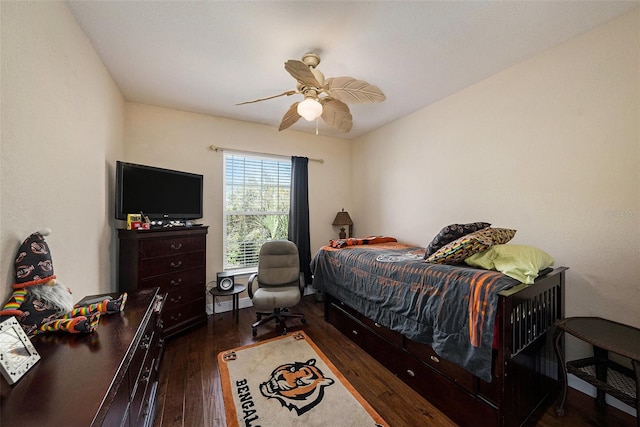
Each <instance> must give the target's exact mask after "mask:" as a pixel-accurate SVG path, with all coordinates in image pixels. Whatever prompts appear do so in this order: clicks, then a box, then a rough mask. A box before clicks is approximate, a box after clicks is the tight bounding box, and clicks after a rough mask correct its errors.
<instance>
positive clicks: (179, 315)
mask: <svg viewBox="0 0 640 427" xmlns="http://www.w3.org/2000/svg"><path fill="white" fill-rule="evenodd" d="M181 317H182V313H178V315H177V316H171V320H178V319H179V318H181Z"/></svg>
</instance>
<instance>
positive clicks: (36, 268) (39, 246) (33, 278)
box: [13, 230, 56, 289]
mask: <svg viewBox="0 0 640 427" xmlns="http://www.w3.org/2000/svg"><path fill="white" fill-rule="evenodd" d="M43 234H44V235H48V234H49V230H45V231H43V232H40V231H38V232H35V233H33V234H32V235H30V236H29V237H27V238H26V239H25V241H24V242H22V245H21V246H20V249H19V250H18V256H17V257H16V283H15V285H13V288H14V289H20V288H24V287H27V286H33V285H39V284H41V283H46V282H48V281H49V280H51V279H55V278H56V276H55V275H54V274H53V262H52V261H51V252H50V251H49V246H48V245H47V242H45V241H44V237H43Z"/></svg>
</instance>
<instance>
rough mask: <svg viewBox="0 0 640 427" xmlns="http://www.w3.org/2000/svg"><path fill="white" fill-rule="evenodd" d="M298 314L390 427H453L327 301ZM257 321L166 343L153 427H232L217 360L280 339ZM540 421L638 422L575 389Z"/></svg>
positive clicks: (309, 302)
mask: <svg viewBox="0 0 640 427" xmlns="http://www.w3.org/2000/svg"><path fill="white" fill-rule="evenodd" d="M296 311H301V312H303V313H305V314H306V316H307V323H306V324H305V325H302V324H301V323H300V321H299V320H297V319H295V320H290V321H288V322H287V326H288V329H289V331H292V330H299V329H303V330H304V331H305V332H306V333H307V334H308V335H309V336H310V337H311V339H312V340H313V342H315V343H316V344H317V345H318V347H319V348H320V349H321V350H322V351H323V352H324V353H325V354H326V355H327V357H329V359H330V360H331V361H332V362H333V364H334V365H335V366H336V367H337V368H338V369H339V370H340V372H341V373H342V374H343V375H344V376H345V377H346V378H347V380H348V381H349V382H350V383H351V384H352V385H353V386H354V387H355V388H356V390H358V392H359V393H360V394H361V395H362V396H363V397H364V398H365V399H366V400H367V401H368V402H369V403H370V404H371V406H373V408H375V410H376V411H377V412H378V413H379V414H380V415H381V416H382V417H383V418H384V419H385V420H386V421H387V422H388V423H389V424H390V425H391V426H394V427H396V426H453V425H455V424H453V422H451V420H449V419H448V418H447V417H446V416H445V415H444V414H442V413H441V412H440V411H438V410H437V409H436V408H435V407H433V406H432V405H431V404H430V403H429V402H428V401H426V400H425V399H423V398H422V397H421V396H420V395H418V394H417V393H416V392H414V391H413V390H412V389H411V388H410V387H408V386H407V385H405V384H404V383H403V382H402V381H400V380H399V379H398V378H396V377H395V376H393V375H392V374H391V373H390V372H389V371H387V370H386V369H385V368H383V367H382V365H380V364H379V363H378V362H377V361H376V360H374V359H373V358H372V357H370V356H369V355H368V354H367V353H365V352H364V351H363V350H361V349H360V348H359V347H357V346H356V345H355V344H353V343H352V342H351V341H350V340H348V339H347V338H345V337H344V336H343V335H342V334H341V333H340V332H339V331H338V330H337V329H335V328H334V327H333V326H331V325H329V324H327V323H326V322H325V321H324V317H323V315H324V306H323V303H318V302H316V301H315V299H314V298H313V296H307V297H304V298H303V300H302V302H301V303H300V304H299V305H298V306H297V307H296ZM254 320H255V311H254V310H253V308H246V309H242V310H240V321H239V323H238V324H236V323H235V319H234V318H233V316H232V313H231V312H226V313H221V314H215V315H212V316H209V319H208V322H207V324H206V326H202V327H200V328H197V329H194V330H192V331H190V332H188V333H186V334H183V335H181V336H178V337H176V338H172V339H170V340H168V341H167V343H166V346H165V353H164V358H163V360H162V365H161V369H160V384H159V390H158V406H157V413H156V421H155V424H154V426H155V427H170V426H189V427H192V426H225V425H226V423H225V415H224V403H223V401H222V391H221V386H220V376H219V374H218V366H217V354H218V353H219V352H221V351H223V350H228V349H230V348H235V347H239V346H242V345H246V344H250V343H253V342H255V341H260V340H264V339H267V338H273V337H276V336H278V335H279V331H278V330H276V325H275V322H271V323H270V324H268V325H264V326H261V327H260V328H258V336H257V337H256V338H253V336H252V335H251V323H253V322H254ZM537 418H538V420H537V423H535V424H534V425H536V426H542V427H556V426H602V427H608V426H616V427H623V426H629V427H632V426H635V425H636V419H635V417H632V416H631V415H629V414H626V413H624V412H622V411H619V410H617V409H615V408H613V407H610V406H608V407H607V408H605V409H600V408H597V407H596V406H595V402H594V399H593V398H591V397H589V396H587V395H585V394H583V393H581V392H578V391H575V390H573V389H569V395H568V401H567V410H566V415H565V416H564V417H561V418H560V417H557V416H556V415H555V412H554V405H549V406H548V407H547V408H542V409H541V410H540V413H539V414H538V417H537ZM346 425H348V420H347V422H346ZM479 425H480V423H479ZM263 427H266V426H263Z"/></svg>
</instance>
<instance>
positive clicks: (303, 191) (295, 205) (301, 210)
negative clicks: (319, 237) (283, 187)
mask: <svg viewBox="0 0 640 427" xmlns="http://www.w3.org/2000/svg"><path fill="white" fill-rule="evenodd" d="M308 165H309V159H308V158H306V157H295V156H293V157H291V200H290V204H289V240H291V241H292V242H293V243H295V244H296V246H298V252H299V255H300V271H301V272H303V273H304V279H305V282H306V283H307V284H310V283H311V266H310V264H311V237H310V233H309V172H308Z"/></svg>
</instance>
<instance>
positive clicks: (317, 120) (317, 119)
mask: <svg viewBox="0 0 640 427" xmlns="http://www.w3.org/2000/svg"><path fill="white" fill-rule="evenodd" d="M319 121H320V119H319V118H316V135H317V134H318V122H319Z"/></svg>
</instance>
